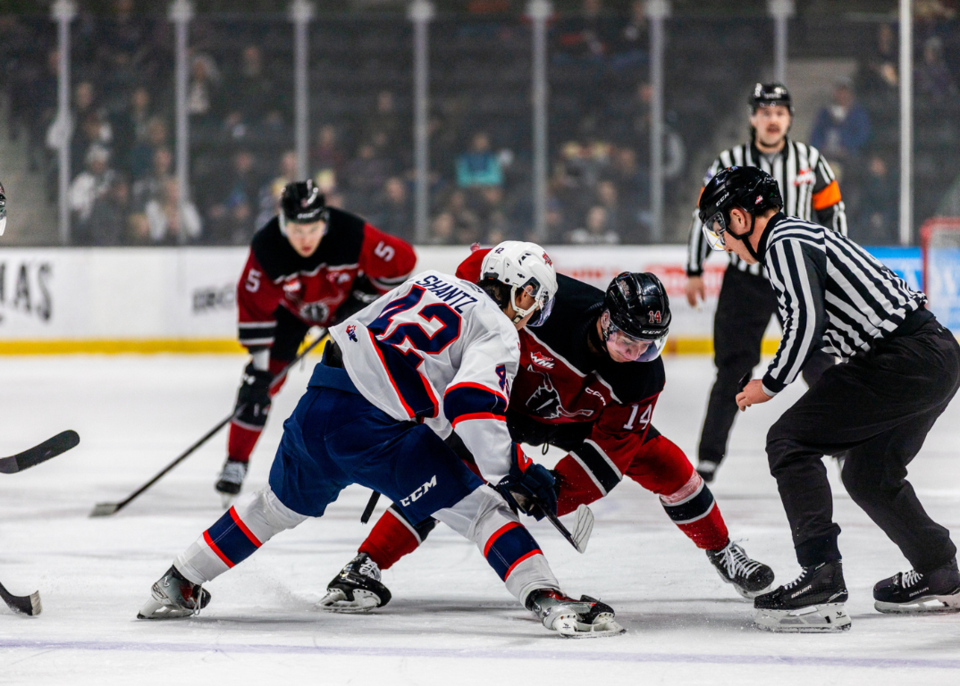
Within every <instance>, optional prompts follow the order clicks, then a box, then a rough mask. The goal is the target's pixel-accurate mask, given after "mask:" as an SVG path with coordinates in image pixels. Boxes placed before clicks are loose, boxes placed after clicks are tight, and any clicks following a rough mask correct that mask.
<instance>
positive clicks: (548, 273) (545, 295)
mask: <svg viewBox="0 0 960 686" xmlns="http://www.w3.org/2000/svg"><path fill="white" fill-rule="evenodd" d="M480 278H481V279H495V280H497V281H499V282H500V283H504V284H506V285H508V286H510V303H511V304H512V305H513V309H514V310H516V313H517V314H516V316H515V317H514V319H513V321H514V322H519V321H520V320H521V319H523V318H524V317H526V316H527V315H528V314H530V313H531V312H533V311H534V310H537V309H539V314H537V315H535V316H534V317H533V318H532V319H531V321H530V323H529V325H530V326H540V325H541V324H543V323H544V322H545V321H546V320H547V317H549V316H550V312H551V311H552V310H553V300H554V298H555V297H556V295H557V274H556V272H555V271H554V270H553V261H552V260H551V259H550V256H549V255H547V253H546V251H545V250H544V249H543V248H541V247H540V246H539V245H537V244H536V243H528V242H526V241H504V242H503V243H500V244H498V245H496V246H494V248H493V249H492V250H490V252H488V253H487V254H486V256H485V257H484V258H483V264H481V265H480ZM518 290H523V291H526V292H527V294H528V295H530V296H532V297H533V298H534V299H535V300H536V302H535V303H534V304H533V305H531V306H530V307H529V308H528V309H526V310H521V309H520V308H518V307H517V291H518Z"/></svg>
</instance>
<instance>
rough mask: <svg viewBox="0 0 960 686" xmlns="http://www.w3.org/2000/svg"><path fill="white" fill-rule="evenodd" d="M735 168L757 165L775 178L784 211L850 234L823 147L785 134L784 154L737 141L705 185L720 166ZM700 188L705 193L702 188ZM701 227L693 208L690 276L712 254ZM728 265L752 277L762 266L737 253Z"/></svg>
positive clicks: (716, 162) (700, 269) (718, 161)
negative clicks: (768, 152)
mask: <svg viewBox="0 0 960 686" xmlns="http://www.w3.org/2000/svg"><path fill="white" fill-rule="evenodd" d="M732 166H738V167H759V168H760V169H762V170H763V171H765V172H767V173H768V174H770V175H771V176H772V177H773V178H775V179H776V180H777V185H778V186H780V195H781V196H782V197H783V203H784V205H783V211H784V212H785V213H786V214H787V215H788V216H791V217H800V218H801V219H805V220H807V221H816V222H818V223H820V224H823V225H824V226H826V227H828V228H831V229H833V230H834V231H836V232H837V233H840V234H843V235H844V236H846V235H847V215H846V212H845V208H844V205H843V200H841V198H840V187H839V186H838V185H837V179H836V177H835V176H834V174H833V170H832V169H831V168H830V165H829V164H827V161H826V160H825V159H824V158H823V156H822V155H821V154H820V151H819V150H817V149H816V148H814V147H813V146H811V145H805V144H803V143H798V142H796V141H794V140H790V139H789V138H786V139H785V144H784V146H783V149H782V150H781V151H780V152H778V153H774V154H773V155H765V154H764V153H761V152H760V151H759V150H758V149H757V147H756V146H755V145H754V144H753V143H744V144H743V145H738V146H736V147H735V148H730V149H729V150H724V151H723V152H722V153H720V156H719V157H717V159H716V160H714V162H713V165H712V166H711V167H710V170H709V171H708V172H707V175H706V176H705V177H704V179H703V185H704V186H706V185H707V182H708V181H710V179H712V178H713V177H714V175H715V174H716V173H717V172H718V171H720V170H721V169H726V168H727V167H732ZM700 190H701V192H703V189H702V188H701V189H700ZM814 213H816V216H814ZM702 227H703V223H702V222H701V221H700V218H699V217H698V216H697V212H696V211H694V213H693V225H692V226H691V227H690V238H689V240H688V243H687V276H699V275H700V274H702V273H703V261H704V260H705V259H706V258H707V255H708V254H709V253H710V246H709V245H708V244H707V242H706V241H705V240H704V238H703V230H702ZM730 264H731V265H733V266H735V267H736V268H737V269H739V270H740V271H742V272H750V273H751V274H753V275H754V276H759V275H760V274H761V269H760V265H757V264H754V265H750V264H747V263H746V262H744V261H742V260H741V259H740V258H739V257H737V256H736V255H734V254H733V253H730Z"/></svg>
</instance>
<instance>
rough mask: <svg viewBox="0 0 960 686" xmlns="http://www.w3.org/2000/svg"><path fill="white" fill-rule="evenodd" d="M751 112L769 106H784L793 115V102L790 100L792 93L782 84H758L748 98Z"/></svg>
mask: <svg viewBox="0 0 960 686" xmlns="http://www.w3.org/2000/svg"><path fill="white" fill-rule="evenodd" d="M747 102H748V103H749V104H750V111H751V112H756V111H757V108H758V107H764V106H767V105H783V106H784V107H786V108H787V109H788V110H790V114H791V115H792V114H793V102H792V101H791V100H790V91H788V90H787V87H786V86H784V85H783V84H782V83H758V84H757V85H756V86H754V87H753V92H752V93H751V94H750V97H749V98H747Z"/></svg>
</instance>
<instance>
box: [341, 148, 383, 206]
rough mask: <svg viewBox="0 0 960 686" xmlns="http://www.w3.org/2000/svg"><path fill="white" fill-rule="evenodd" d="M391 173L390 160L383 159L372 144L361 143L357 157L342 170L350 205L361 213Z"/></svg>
mask: <svg viewBox="0 0 960 686" xmlns="http://www.w3.org/2000/svg"><path fill="white" fill-rule="evenodd" d="M391 172H392V169H391V164H390V160H389V159H388V158H386V157H383V156H382V155H381V154H380V153H379V152H378V151H377V146H375V145H374V144H373V143H372V142H365V143H361V144H360V147H359V148H358V149H357V156H356V157H355V158H354V159H352V160H350V161H349V162H348V163H347V166H346V169H345V170H344V180H345V182H346V184H345V185H346V190H347V193H348V194H349V198H350V203H351V204H352V205H353V206H354V207H356V208H357V210H358V211H360V212H363V211H364V210H363V208H364V207H369V206H370V203H371V202H373V200H374V198H375V197H376V194H377V193H378V192H379V191H380V189H381V188H383V185H384V184H385V183H386V182H387V179H388V178H389V177H390V174H391Z"/></svg>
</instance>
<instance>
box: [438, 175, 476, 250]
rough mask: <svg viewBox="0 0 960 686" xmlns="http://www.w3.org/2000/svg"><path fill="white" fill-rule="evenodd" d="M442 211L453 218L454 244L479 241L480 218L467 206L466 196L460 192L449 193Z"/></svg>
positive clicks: (467, 243)
mask: <svg viewBox="0 0 960 686" xmlns="http://www.w3.org/2000/svg"><path fill="white" fill-rule="evenodd" d="M443 211H445V212H449V213H450V215H451V216H452V217H453V225H454V236H455V237H456V240H455V241H454V242H455V243H460V244H461V245H469V244H470V243H474V242H476V241H479V240H480V238H481V229H480V218H479V217H478V216H477V214H476V212H474V211H473V209H472V208H470V206H469V205H468V203H467V196H466V194H465V193H464V192H463V191H462V190H459V189H458V190H454V191H453V192H452V193H450V196H449V197H448V198H447V201H446V203H445V204H444V207H443Z"/></svg>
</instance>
